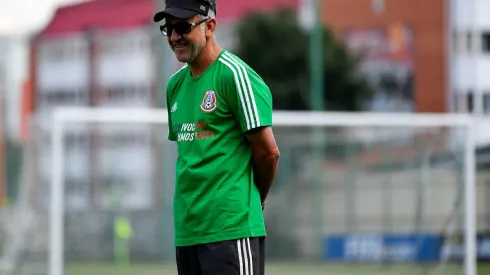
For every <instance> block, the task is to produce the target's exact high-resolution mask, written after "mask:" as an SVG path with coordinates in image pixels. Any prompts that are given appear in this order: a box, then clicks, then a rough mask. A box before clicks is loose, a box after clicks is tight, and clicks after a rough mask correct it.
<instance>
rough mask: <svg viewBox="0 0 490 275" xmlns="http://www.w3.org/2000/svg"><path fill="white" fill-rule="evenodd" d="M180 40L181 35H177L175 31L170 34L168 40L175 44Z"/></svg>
mask: <svg viewBox="0 0 490 275" xmlns="http://www.w3.org/2000/svg"><path fill="white" fill-rule="evenodd" d="M181 38H182V35H180V34H178V33H177V32H176V31H175V30H172V33H171V34H170V40H171V41H172V42H175V41H177V40H179V39H181Z"/></svg>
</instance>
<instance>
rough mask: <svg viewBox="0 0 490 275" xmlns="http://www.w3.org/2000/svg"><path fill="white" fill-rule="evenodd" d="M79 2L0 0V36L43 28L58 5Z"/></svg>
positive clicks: (63, 0)
mask: <svg viewBox="0 0 490 275" xmlns="http://www.w3.org/2000/svg"><path fill="white" fill-rule="evenodd" d="M81 1H84V0H0V34H3V35H5V34H11V35H27V34H30V33H32V32H34V31H37V30H39V29H41V28H42V27H44V25H45V24H46V23H48V21H49V20H50V19H51V16H52V15H53V13H54V11H55V10H56V7H58V6H59V5H63V4H68V3H76V2H81Z"/></svg>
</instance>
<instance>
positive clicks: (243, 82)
mask: <svg viewBox="0 0 490 275" xmlns="http://www.w3.org/2000/svg"><path fill="white" fill-rule="evenodd" d="M222 58H223V59H226V60H227V61H228V62H230V63H231V64H233V65H234V67H235V68H236V69H237V71H238V75H239V79H240V80H241V86H242V90H243V94H244V97H245V102H246V105H247V107H248V116H249V118H250V122H251V125H250V126H251V127H252V128H255V127H256V123H257V121H256V119H254V114H253V110H252V108H253V107H252V106H251V104H250V102H251V100H250V91H249V90H248V89H247V85H246V80H247V79H246V78H245V76H246V75H247V72H246V71H245V72H244V71H243V67H240V65H239V64H238V63H237V62H236V61H235V60H233V58H232V57H230V56H228V55H227V53H225V54H223V55H222ZM252 104H253V101H252ZM247 129H248V130H250V129H251V128H250V127H247Z"/></svg>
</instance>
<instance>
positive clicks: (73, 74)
mask: <svg viewBox="0 0 490 275" xmlns="http://www.w3.org/2000/svg"><path fill="white" fill-rule="evenodd" d="M297 2H298V1H296V0H275V1H274V0H271V1H265V2H264V1H258V0H256V1H245V2H240V3H230V2H229V1H218V20H220V25H219V28H218V30H217V33H216V37H217V39H218V41H219V43H220V44H221V45H222V46H223V47H224V48H227V49H231V48H233V45H234V43H236V41H235V35H234V34H233V30H234V26H235V24H236V22H237V20H238V19H239V18H240V17H242V16H244V15H245V14H246V13H247V12H248V11H250V10H257V9H268V8H273V7H275V6H276V4H286V5H288V6H291V7H295V5H296V4H297ZM155 10H156V4H155V1H152V0H126V1H122V0H121V1H114V0H94V1H88V2H83V3H79V4H74V5H69V6H64V7H61V8H59V9H58V10H57V11H56V12H55V14H54V16H53V18H52V20H51V21H50V22H49V23H48V24H47V25H46V27H45V28H44V29H42V30H41V32H40V33H39V34H38V35H37V36H36V37H34V38H33V40H32V44H31V47H32V49H31V67H32V68H31V76H30V81H31V82H32V84H31V85H32V92H33V96H32V98H33V102H34V104H33V108H34V113H35V115H34V116H33V117H36V122H35V123H36V126H37V127H38V129H37V131H39V132H40V133H42V134H40V135H38V136H39V138H38V139H39V140H40V141H41V145H40V146H39V148H40V154H39V161H38V163H39V171H38V173H39V176H40V178H42V181H43V182H46V183H48V181H49V179H50V178H51V176H50V171H51V169H50V168H49V167H50V162H49V159H50V152H51V146H50V133H51V128H52V123H51V119H52V111H53V110H54V108H55V107H59V106H65V107H66V106H91V107H105V108H112V107H119V108H124V107H128V108H156V107H162V106H163V103H164V102H165V100H164V96H165V92H164V89H163V88H162V87H163V86H164V83H162V79H166V78H168V76H169V75H170V74H172V73H173V72H175V71H176V70H177V69H178V68H179V66H182V64H179V63H178V62H177V61H176V60H175V57H174V56H173V53H171V52H170V53H169V49H168V46H167V45H166V38H165V37H163V36H162V35H161V34H160V32H159V30H158V26H157V24H155V23H153V21H152V15H153V14H154V12H155ZM162 52H163V54H162ZM162 64H163V66H162ZM31 136H34V133H31ZM163 136H165V133H164V131H163V130H162V129H161V127H157V126H155V125H117V126H116V125H96V123H85V124H84V123H79V124H75V125H71V126H70V127H68V129H67V132H66V135H65V143H66V151H65V152H66V155H65V159H66V162H67V163H66V166H67V169H66V175H65V180H66V183H67V188H68V190H70V188H71V189H73V192H68V193H67V207H71V208H73V209H84V208H87V207H90V206H93V205H100V206H104V207H110V205H111V203H113V202H112V201H111V194H112V193H111V192H112V191H113V190H111V189H110V188H109V187H107V186H109V185H111V184H109V183H110V182H121V184H122V185H125V187H123V189H124V190H125V191H124V192H125V193H124V194H125V199H124V202H125V203H127V204H128V205H129V206H130V207H131V208H133V209H148V208H150V207H151V206H152V205H153V204H154V203H155V202H154V199H153V198H155V199H156V197H158V196H159V195H158V194H160V193H159V190H158V188H159V186H160V184H158V183H159V182H160V181H161V179H162V171H161V169H160V167H159V165H161V162H160V161H159V158H160V157H161V152H160V151H159V149H158V148H159V147H158V146H157V144H161V143H162V137H163ZM156 146H157V147H156ZM133 158H137V159H138V162H135V161H127V162H124V161H121V159H128V160H130V159H133ZM87 175H90V176H89V177H87ZM149 198H150V199H149Z"/></svg>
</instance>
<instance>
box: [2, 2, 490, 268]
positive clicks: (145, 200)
mask: <svg viewBox="0 0 490 275" xmlns="http://www.w3.org/2000/svg"><path fill="white" fill-rule="evenodd" d="M163 2H164V1H163V0H162V1H157V0H91V1H77V0H35V1H34V0H15V1H14V0H0V122H1V123H0V133H1V135H0V141H1V142H0V205H1V207H0V271H2V270H5V271H7V270H8V271H9V272H10V271H11V272H10V273H5V274H26V275H27V274H28V275H41V274H47V267H48V253H49V250H50V249H51V248H52V247H50V245H49V239H48V236H49V202H50V200H51V199H50V180H51V178H52V175H51V159H52V146H51V135H52V126H53V124H52V117H51V116H52V112H53V110H54V109H55V108H56V107H60V106H65V107H70V106H72V107H103V108H148V109H158V108H166V106H165V92H164V90H165V87H166V81H167V80H168V78H169V77H170V76H171V75H172V74H173V73H174V72H175V71H176V70H177V69H178V68H179V67H180V66H182V64H180V63H178V62H177V61H176V60H175V57H174V55H173V53H172V51H171V50H170V49H169V47H168V45H167V41H166V38H165V37H163V36H162V35H161V34H160V32H159V30H158V25H157V24H155V23H153V22H152V16H153V14H154V12H155V11H157V10H159V9H161V8H162V7H163V6H164V3H163ZM217 9H218V10H217V18H218V28H217V31H216V37H217V40H218V41H219V43H220V45H221V46H222V47H223V48H226V49H228V50H230V51H231V52H233V53H235V54H237V55H238V56H239V57H240V58H242V59H243V60H244V61H245V62H247V63H248V64H249V65H250V66H251V67H252V68H253V69H254V70H256V71H257V73H258V74H259V75H261V76H262V77H263V79H264V80H265V81H266V83H267V84H268V85H269V86H270V88H271V91H272V93H273V98H274V108H275V110H276V111H288V112H289V113H288V114H289V115H290V116H294V112H296V111H310V110H311V111H313V110H314V111H322V112H324V113H325V114H327V115H328V114H329V113H330V112H332V111H336V112H349V113H351V112H354V113H355V112H377V113H379V112H382V113H387V114H393V113H404V114H407V113H409V114H414V115H416V114H419V113H435V114H446V113H472V114H475V115H477V116H478V117H480V118H482V119H481V120H479V122H478V127H477V131H476V132H475V133H474V138H475V139H476V142H477V148H476V156H477V167H476V171H475V174H476V179H477V181H476V184H477V186H476V188H477V201H476V202H474V203H475V205H476V216H477V235H478V236H477V237H478V238H477V258H478V272H479V273H478V274H490V265H489V264H488V263H487V262H488V261H490V119H489V120H485V119H484V118H485V117H486V116H487V115H488V114H490V78H489V77H488V76H487V74H488V72H489V71H490V16H488V14H489V11H490V1H488V0H430V1H427V0H247V1H237V0H236V1H233V0H228V1H226V0H217ZM127 116H131V113H128V114H127ZM387 119H390V118H389V117H387ZM391 119H394V120H396V116H393V118H391ZM308 125H309V122H308V121H304V125H302V126H298V125H295V126H277V127H276V128H275V133H276V138H277V142H278V144H279V147H280V149H281V161H280V169H279V172H278V173H279V174H278V177H277V179H276V182H275V184H274V187H273V190H272V194H271V195H270V199H269V201H268V203H267V208H266V210H265V214H264V215H265V218H266V223H267V228H268V233H269V235H268V247H267V259H268V262H269V264H268V266H267V274H268V275H279V274H281V275H282V274H283V275H291V274H304V275H310V274H311V275H317V274H340V275H343V274H354V275H355V274H377V275H383V274H386V275H387V274H444V275H451V274H465V273H464V268H463V264H462V259H463V257H464V247H463V241H464V237H463V234H464V218H465V214H466V213H465V209H464V196H463V188H464V184H465V181H464V174H463V168H464V165H465V159H464V144H465V142H466V140H465V135H464V130H463V129H461V128H459V127H456V126H454V127H383V128H381V127H375V126H370V127H353V126H347V127H313V126H308ZM63 134H64V148H63V149H64V152H65V153H64V157H63V160H62V162H63V165H64V167H65V170H64V175H63V179H64V184H65V194H64V196H63V198H64V200H65V203H66V208H65V209H64V210H65V221H64V227H63V230H64V237H65V244H64V246H63V247H62V248H59V249H63V251H64V256H65V263H66V266H65V271H66V274H69V275H72V274H74V275H82V274H83V275H85V274H91V275H92V274H93V275H102V274H119V275H126V274H128V275H129V274H147V275H153V274H155V275H156V274H163V275H170V274H172V275H173V274H176V269H175V264H174V248H173V234H174V232H173V224H172V222H173V219H172V196H173V184H174V170H173V169H174V164H175V159H176V151H175V144H173V143H171V142H169V141H167V140H166V136H167V126H166V125H165V124H156V123H153V124H150V123H146V124H144V123H140V124H129V123H128V124H124V123H119V124H115V123H94V122H91V123H82V122H77V123H72V124H70V125H68V127H66V128H65V129H64V132H63ZM1 274H3V273H1Z"/></svg>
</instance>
